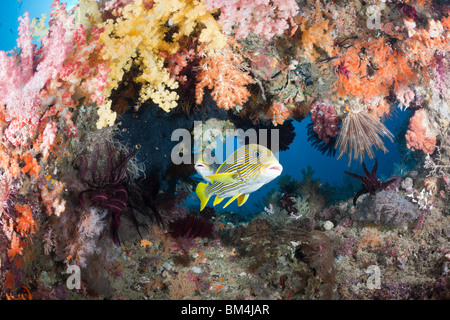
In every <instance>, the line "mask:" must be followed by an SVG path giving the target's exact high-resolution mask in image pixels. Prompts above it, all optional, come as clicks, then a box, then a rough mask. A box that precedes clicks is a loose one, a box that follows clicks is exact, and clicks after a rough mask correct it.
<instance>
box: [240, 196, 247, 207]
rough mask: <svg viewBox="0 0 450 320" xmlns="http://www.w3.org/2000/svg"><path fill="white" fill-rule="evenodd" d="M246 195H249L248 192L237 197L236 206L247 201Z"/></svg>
mask: <svg viewBox="0 0 450 320" xmlns="http://www.w3.org/2000/svg"><path fill="white" fill-rule="evenodd" d="M248 196H249V194H248V193H247V194H241V195H240V196H239V197H238V206H239V207H240V206H242V205H243V204H244V203H245V202H246V201H247V199H248Z"/></svg>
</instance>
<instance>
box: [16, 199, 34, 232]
mask: <svg viewBox="0 0 450 320" xmlns="http://www.w3.org/2000/svg"><path fill="white" fill-rule="evenodd" d="M14 208H15V209H16V213H17V220H16V223H17V226H16V230H17V232H19V233H20V235H21V236H22V237H26V236H27V235H28V234H33V233H34V232H35V230H36V226H37V224H36V222H35V221H34V219H33V216H32V214H31V208H30V207H29V206H28V205H26V204H25V205H23V206H21V205H18V204H16V205H15V206H14Z"/></svg>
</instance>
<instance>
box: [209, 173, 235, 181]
mask: <svg viewBox="0 0 450 320" xmlns="http://www.w3.org/2000/svg"><path fill="white" fill-rule="evenodd" d="M237 176H238V174H237V173H236V172H223V173H215V174H212V175H210V176H206V178H208V179H210V180H211V182H213V181H218V182H222V183H234V182H236V177H237Z"/></svg>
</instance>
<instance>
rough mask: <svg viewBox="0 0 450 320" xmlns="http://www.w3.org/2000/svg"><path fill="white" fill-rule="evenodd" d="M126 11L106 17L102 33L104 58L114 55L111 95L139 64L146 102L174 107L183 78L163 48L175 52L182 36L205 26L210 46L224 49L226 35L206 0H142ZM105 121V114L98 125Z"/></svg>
mask: <svg viewBox="0 0 450 320" xmlns="http://www.w3.org/2000/svg"><path fill="white" fill-rule="evenodd" d="M121 13H122V15H121V16H120V17H119V18H118V19H117V20H116V21H113V20H108V21H106V22H105V23H104V25H103V27H104V28H105V31H104V32H103V34H102V35H101V37H100V42H101V43H102V44H103V45H104V47H103V51H102V54H103V58H104V59H106V60H109V61H110V62H109V67H110V69H111V73H110V74H109V86H108V88H106V89H105V90H106V91H107V92H106V95H107V96H109V93H110V92H111V90H113V89H116V88H117V87H118V85H119V83H120V82H121V80H122V77H123V75H124V73H125V72H127V71H129V70H130V68H131V67H132V66H133V65H135V66H138V67H139V68H140V70H141V71H142V73H141V74H140V75H139V76H138V77H137V78H136V79H135V81H136V82H138V83H141V84H142V88H141V92H140V100H141V102H144V101H146V100H148V99H153V101H154V102H155V103H158V104H159V106H160V107H161V108H162V109H164V110H165V111H169V110H171V109H172V108H174V107H175V106H176V105H177V103H176V100H177V99H178V95H177V94H176V93H175V92H174V91H172V90H173V89H176V88H177V87H178V82H177V81H176V80H175V79H173V78H171V77H170V73H169V72H168V71H167V70H166V69H165V67H164V59H163V58H162V57H161V56H160V53H161V52H163V51H164V52H167V53H169V54H174V53H176V52H177V51H178V50H179V40H180V39H181V38H182V37H183V36H190V35H191V33H193V32H194V30H195V31H197V29H201V28H203V29H201V31H200V33H199V35H198V36H199V40H200V41H201V42H203V43H204V44H205V45H206V47H207V49H220V48H222V47H223V46H224V45H225V44H226V37H225V36H224V35H223V34H222V33H221V32H220V27H219V25H218V24H217V22H216V21H215V20H214V17H213V16H212V15H211V14H210V13H209V11H207V10H206V9H205V5H204V3H203V1H198V0H164V1H162V0H155V1H154V2H153V3H152V5H148V3H145V2H143V1H142V0H137V1H135V2H134V3H132V4H130V5H128V6H126V7H125V8H123V10H122V11H121ZM107 103H108V102H107V101H106V102H105V104H107ZM105 108H106V105H105V106H103V108H101V110H102V111H103V112H105ZM105 124H107V122H106V121H104V119H102V117H101V119H100V120H99V123H98V126H100V127H101V126H104V125H105Z"/></svg>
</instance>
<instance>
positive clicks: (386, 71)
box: [335, 38, 416, 104]
mask: <svg viewBox="0 0 450 320" xmlns="http://www.w3.org/2000/svg"><path fill="white" fill-rule="evenodd" d="M343 64H344V65H345V68H346V72H345V74H344V73H339V79H338V83H337V88H338V93H339V95H341V96H356V97H359V98H363V99H364V102H365V103H366V104H372V103H373V102H374V101H375V99H376V98H378V97H381V98H383V97H386V96H388V95H389V90H390V88H391V86H392V85H394V84H397V83H402V84H405V85H407V84H410V83H412V82H413V81H414V80H415V79H416V75H415V74H414V72H413V71H412V69H411V68H410V66H409V63H408V60H407V59H406V57H405V56H404V55H403V54H402V53H401V52H399V51H395V50H393V49H392V48H391V47H390V46H389V45H388V44H387V43H386V42H385V40H384V39H383V38H379V39H368V40H367V42H366V41H365V42H357V43H355V45H354V46H352V47H350V48H348V50H347V51H346V52H345V53H342V54H341V58H340V59H336V60H335V66H336V68H339V66H341V65H343Z"/></svg>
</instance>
